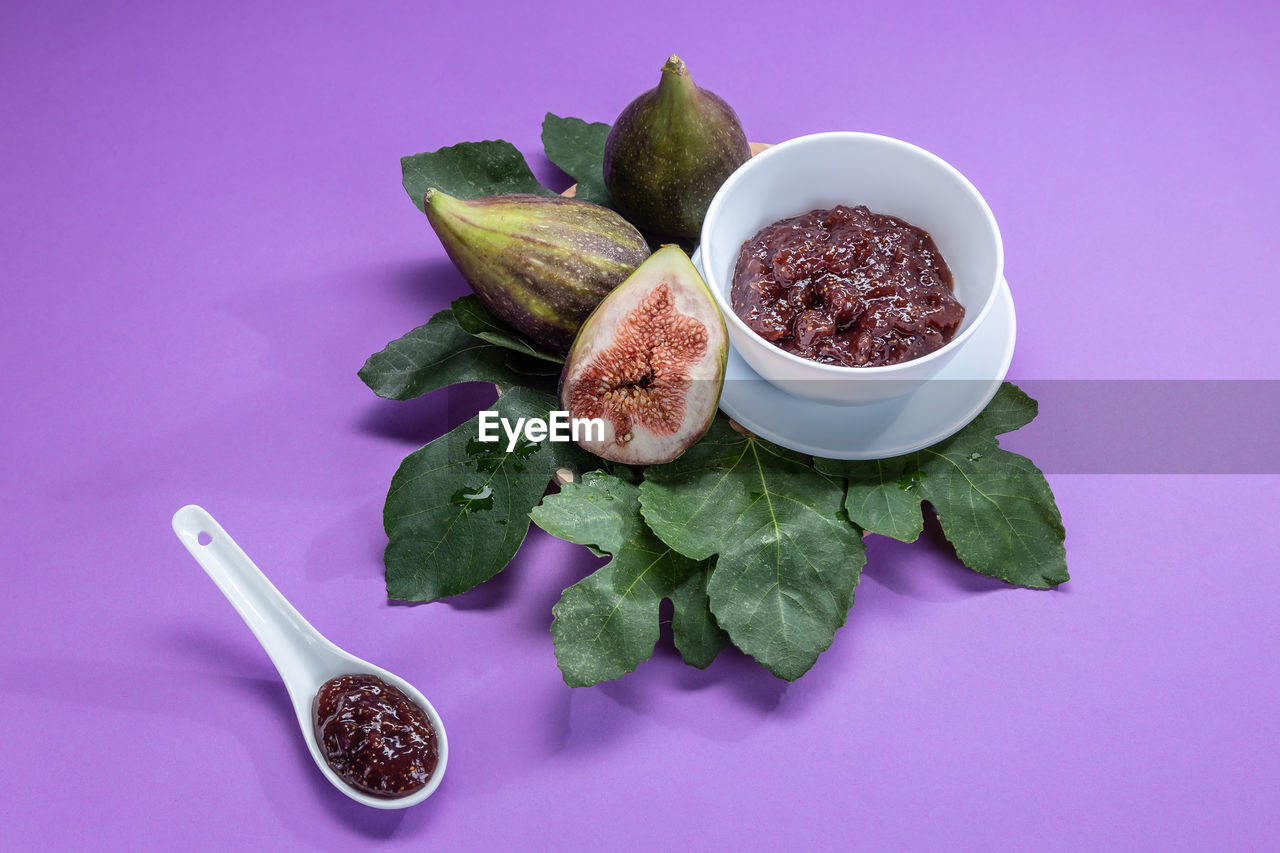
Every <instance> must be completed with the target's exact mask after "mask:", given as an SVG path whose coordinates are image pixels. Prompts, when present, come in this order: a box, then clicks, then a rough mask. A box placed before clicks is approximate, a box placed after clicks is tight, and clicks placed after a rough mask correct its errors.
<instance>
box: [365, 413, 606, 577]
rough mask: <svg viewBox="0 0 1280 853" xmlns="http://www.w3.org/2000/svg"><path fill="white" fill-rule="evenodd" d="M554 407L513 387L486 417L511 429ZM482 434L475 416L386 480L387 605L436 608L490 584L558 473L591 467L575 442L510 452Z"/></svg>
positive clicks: (523, 445) (520, 446)
mask: <svg viewBox="0 0 1280 853" xmlns="http://www.w3.org/2000/svg"><path fill="white" fill-rule="evenodd" d="M555 406H556V400H555V397H553V396H551V395H550V394H544V393H542V392H540V391H535V390H531V389H528V388H512V389H511V390H510V391H507V392H506V393H505V394H503V395H502V396H501V397H499V398H498V400H497V402H495V403H494V404H493V407H492V408H493V410H494V411H496V412H497V413H498V415H499V416H500V417H502V418H506V419H507V420H508V421H510V422H511V423H512V424H514V423H516V421H517V419H518V418H531V417H534V418H545V417H547V414H548V412H550V411H551V409H552V408H554V407H555ZM478 430H479V415H477V416H476V417H474V418H472V419H471V420H469V421H467V422H465V423H463V424H460V425H459V426H458V427H456V428H455V429H454V430H452V431H451V432H448V433H446V434H445V435H442V436H441V437H440V438H437V439H436V440H435V441H432V442H431V443H430V444H428V445H426V446H425V447H423V448H421V449H420V450H416V451H414V452H413V453H410V454H409V455H408V456H407V457H405V459H404V461H403V462H402V463H400V468H399V470H397V471H396V473H395V476H394V477H392V479H391V488H390V490H389V491H388V492H387V502H386V505H385V507H384V508H383V515H382V519H383V526H384V527H385V529H386V532H387V540H388V541H387V549H386V553H385V555H384V557H385V562H386V579H387V597H388V598H393V599H399V600H404V601H433V600H435V599H438V598H444V597H446V596H450V595H457V594H459V593H462V592H466V591H467V590H468V589H470V588H471V587H473V586H475V585H476V584H478V583H481V582H482V581H486V580H488V579H489V578H491V577H493V576H494V575H495V574H497V573H498V572H500V571H502V569H503V568H505V567H506V565H507V563H509V562H510V561H511V558H512V557H514V556H515V554H516V551H517V550H518V549H519V548H520V543H521V542H523V541H524V537H525V534H526V533H527V532H528V529H529V513H530V511H532V509H533V508H534V507H535V506H537V505H538V502H539V501H540V500H541V499H542V495H543V493H544V492H545V491H546V488H547V484H548V483H549V482H550V481H551V477H552V475H553V474H554V473H555V471H556V469H558V468H570V469H580V468H589V467H593V463H592V461H591V460H592V459H594V457H591V456H589V455H588V454H587V453H586V452H585V451H583V450H581V449H580V448H578V446H577V445H575V444H572V443H568V442H553V441H543V442H540V443H533V442H529V441H525V440H523V439H521V440H520V441H518V442H517V444H516V446H515V447H514V448H513V449H511V450H508V449H507V447H508V441H507V439H506V437H505V435H503V436H502V437H501V438H500V440H498V441H496V442H482V441H480V440H479V438H478V436H479V432H478ZM498 432H499V433H502V430H501V429H499V430H498Z"/></svg>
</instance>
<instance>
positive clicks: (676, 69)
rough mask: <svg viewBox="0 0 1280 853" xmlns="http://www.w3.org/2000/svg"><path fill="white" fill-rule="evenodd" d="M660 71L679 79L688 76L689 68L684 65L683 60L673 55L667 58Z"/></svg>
mask: <svg viewBox="0 0 1280 853" xmlns="http://www.w3.org/2000/svg"><path fill="white" fill-rule="evenodd" d="M662 70H663V71H665V72H667V73H668V74H675V75H677V76H679V77H685V76H688V74H689V68H688V67H687V66H686V65H685V64H684V60H683V59H681V58H680V57H678V56H676V55H675V54H674V53H673V54H671V56H669V57H667V63H666V64H665V65H663V66H662Z"/></svg>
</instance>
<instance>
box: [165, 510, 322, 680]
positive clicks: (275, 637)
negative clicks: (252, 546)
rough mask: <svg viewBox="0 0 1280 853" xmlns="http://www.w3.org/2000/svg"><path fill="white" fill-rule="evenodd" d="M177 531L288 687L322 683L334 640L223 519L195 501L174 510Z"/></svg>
mask: <svg viewBox="0 0 1280 853" xmlns="http://www.w3.org/2000/svg"><path fill="white" fill-rule="evenodd" d="M173 531H174V533H177V534H178V538H179V539H181V540H182V544H183V545H186V546H187V550H188V551H190V552H191V556H193V557H195V558H196V562H197V563H199V564H200V566H201V567H202V568H203V569H204V570H205V572H206V573H208V575H209V577H211V578H213V582H214V583H215V584H217V585H218V589H220V590H222V594H223V595H225V596H226V597H227V600H228V601H230V602H231V605H232V606H233V607H234V608H235V609H236V612H237V613H239V614H240V618H242V619H243V620H244V622H245V624H246V625H248V626H249V630H251V631H253V635H254V636H255V637H257V638H258V642H259V643H261V644H262V647H263V648H264V649H266V652H267V655H268V656H269V657H270V658H271V662H272V663H274V664H275V665H276V669H277V670H279V671H280V676H281V678H283V679H284V683H285V686H286V687H287V688H288V689H289V692H290V693H292V692H293V691H294V689H295V688H298V689H302V690H310V689H312V688H313V686H314V685H315V684H318V683H319V681H320V680H321V679H322V678H323V677H324V675H325V673H323V672H321V671H319V668H321V667H323V665H324V663H323V662H324V661H327V660H329V659H331V658H332V657H333V653H334V651H335V649H334V647H333V645H332V644H331V643H330V642H329V641H328V640H326V639H325V638H324V637H323V636H321V635H320V633H319V632H318V631H316V629H315V628H313V627H311V624H310V623H309V622H307V620H306V619H303V618H302V614H300V613H298V611H297V610H294V608H293V605H291V604H290V603H289V602H288V600H287V599H286V598H285V597H284V596H283V595H281V594H280V591H279V590H277V589H276V588H275V586H274V585H272V583H271V581H269V580H267V576H266V575H264V574H263V573H262V571H261V570H260V569H259V568H258V567H257V566H256V565H254V563H253V560H250V559H249V555H248V554H246V553H245V552H244V551H243V550H241V549H240V546H239V545H237V544H236V542H235V540H234V539H232V538H231V537H230V536H229V535H228V534H227V532H226V531H225V530H223V529H222V525H220V524H218V522H217V521H215V520H214V518H213V516H211V515H210V514H209V513H208V512H206V511H205V510H204V509H203V508H202V507H198V506H195V505H194V504H193V505H190V506H184V507H183V508H182V509H180V510H178V511H177V512H176V513H174V516H173Z"/></svg>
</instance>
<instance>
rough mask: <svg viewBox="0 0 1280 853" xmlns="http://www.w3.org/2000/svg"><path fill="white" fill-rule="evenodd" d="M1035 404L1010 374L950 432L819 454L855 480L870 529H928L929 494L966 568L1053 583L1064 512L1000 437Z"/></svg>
mask: <svg viewBox="0 0 1280 853" xmlns="http://www.w3.org/2000/svg"><path fill="white" fill-rule="evenodd" d="M1036 408H1037V406H1036V402H1035V401H1034V400H1032V399H1031V398H1030V397H1028V396H1027V395H1026V394H1025V393H1023V392H1022V390H1021V389H1019V388H1018V387H1017V386H1016V385H1013V384H1012V383H1009V382H1005V383H1003V384H1002V385H1001V386H1000V389H999V391H998V392H997V393H996V396H995V398H994V399H993V400H992V401H991V403H990V404H989V405H988V406H987V408H986V409H985V410H983V412H982V414H980V415H979V416H978V417H977V418H976V419H975V420H974V421H973V422H972V423H970V424H969V425H968V426H966V427H965V428H964V429H962V430H961V431H960V432H958V433H956V434H955V435H954V436H952V437H951V438H948V439H946V440H945V441H942V442H939V443H938V444H935V445H933V446H932V447H927V448H925V449H924V450H919V451H916V452H915V453H908V454H906V455H905V456H898V457H895V458H893V459H885V460H879V461H869V462H857V461H839V460H834V459H818V460H816V465H817V466H818V468H819V469H820V470H822V471H825V472H826V473H828V474H833V475H838V476H843V477H847V478H848V490H847V497H846V500H845V509H846V510H847V511H848V513H849V517H850V518H851V519H852V520H853V521H854V522H855V523H856V524H859V525H861V526H862V527H863V528H865V529H866V530H868V531H870V532H872V533H881V534H883V535H885V536H891V537H893V538H895V539H901V540H902V541H904V542H910V541H912V540H914V539H915V538H916V537H917V536H918V535H919V534H920V530H921V528H922V524H923V520H922V514H921V504H922V503H923V502H924V501H928V502H929V503H930V504H932V505H933V508H934V510H935V511H936V512H937V515H938V523H939V524H940V525H941V526H942V532H943V533H944V534H945V535H946V537H947V539H948V540H949V541H950V542H951V544H952V545H953V546H954V547H955V549H956V556H958V557H959V558H960V560H961V562H963V563H964V564H965V565H966V566H968V567H969V568H971V569H973V570H974V571H976V572H978V573H980V574H984V575H987V576H989V577H993V578H999V579H1000V580H1003V581H1006V582H1008V583H1011V584H1014V585H1016V586H1028V587H1036V588H1041V589H1043V588H1047V587H1051V586H1056V585H1058V584H1060V583H1064V582H1066V581H1067V580H1069V579H1070V575H1069V574H1068V573H1067V563H1066V550H1065V547H1064V539H1065V537H1066V531H1065V529H1064V527H1063V525H1062V516H1061V515H1060V514H1059V512H1058V507H1057V504H1056V503H1055V502H1054V499H1053V492H1052V490H1051V489H1050V488H1049V484H1048V482H1046V481H1045V478H1044V474H1042V473H1041V472H1040V469H1039V468H1037V467H1036V466H1035V465H1034V464H1033V463H1032V462H1031V460H1029V459H1027V458H1026V457H1024V456H1019V455H1018V454H1016V453H1011V452H1009V451H1007V450H1004V449H1002V448H1001V447H1000V445H999V442H998V441H997V440H996V436H997V435H999V434H1001V433H1005V432H1010V431H1012V430H1015V429H1018V428H1019V427H1022V426H1025V425H1026V424H1028V423H1030V422H1031V420H1032V419H1033V418H1035V416H1036Z"/></svg>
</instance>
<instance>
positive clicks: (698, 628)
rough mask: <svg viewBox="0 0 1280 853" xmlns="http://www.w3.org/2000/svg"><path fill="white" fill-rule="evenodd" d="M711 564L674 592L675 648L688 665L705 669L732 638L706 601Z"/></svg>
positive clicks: (707, 600) (672, 631)
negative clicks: (719, 623) (717, 620)
mask: <svg viewBox="0 0 1280 853" xmlns="http://www.w3.org/2000/svg"><path fill="white" fill-rule="evenodd" d="M710 576H711V564H710V563H709V562H708V563H707V564H706V568H705V569H703V570H702V571H699V572H691V573H690V574H689V577H688V578H687V579H686V580H685V582H684V583H682V584H680V586H678V587H676V588H675V591H674V592H672V593H671V596H670V598H671V603H672V605H673V606H674V610H673V612H672V614H671V635H672V637H671V638H672V640H674V641H675V644H676V649H678V650H679V652H680V656H681V657H682V658H684V662H685V663H687V664H689V666H696V667H697V668H698V669H706V668H707V667H709V666H711V662H712V661H713V660H715V659H716V655H718V654H720V651H721V649H723V648H724V647H725V646H727V645H729V635H728V634H726V633H725V632H724V631H723V630H722V629H721V628H720V626H719V625H718V624H717V623H716V617H715V614H713V613H712V612H711V601H710V599H708V598H707V580H708V579H709V578H710Z"/></svg>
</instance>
